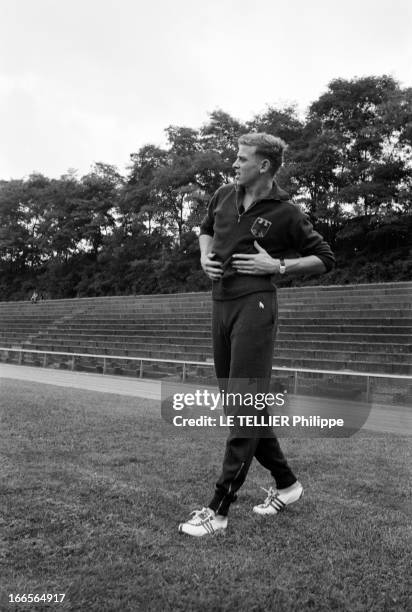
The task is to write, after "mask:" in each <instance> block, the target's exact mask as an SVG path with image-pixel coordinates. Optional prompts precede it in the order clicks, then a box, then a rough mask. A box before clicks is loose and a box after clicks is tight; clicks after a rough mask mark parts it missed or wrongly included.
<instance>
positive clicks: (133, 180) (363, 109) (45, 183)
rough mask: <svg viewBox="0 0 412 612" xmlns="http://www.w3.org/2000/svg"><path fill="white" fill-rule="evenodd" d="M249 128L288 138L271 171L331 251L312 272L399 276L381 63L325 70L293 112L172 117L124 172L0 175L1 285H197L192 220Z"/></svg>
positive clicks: (404, 241)
mask: <svg viewBox="0 0 412 612" xmlns="http://www.w3.org/2000/svg"><path fill="white" fill-rule="evenodd" d="M248 131H266V132H269V133H272V134H276V135H278V136H280V137H281V138H283V139H284V140H285V141H286V142H287V143H288V150H287V153H286V159H285V164H284V166H283V167H282V169H281V171H280V173H279V175H278V180H279V182H280V183H281V185H282V187H284V188H285V189H287V190H288V191H289V192H290V194H291V196H292V197H293V198H294V200H295V201H296V202H297V203H298V204H300V205H301V206H302V207H303V208H304V209H305V210H306V212H307V213H308V215H309V216H310V218H311V220H312V222H313V223H314V225H315V227H316V228H317V229H318V230H319V231H320V232H321V233H322V234H323V235H325V237H326V238H327V240H328V241H329V242H330V243H331V244H332V246H333V247H334V249H335V251H336V253H337V259H338V267H337V269H336V270H334V271H332V272H331V273H329V274H328V275H325V276H324V277H322V278H321V279H316V281H313V282H317V283H318V282H326V283H333V282H337V283H346V282H368V281H383V280H392V279H395V280H402V279H404V278H410V274H411V271H412V262H411V257H410V250H409V248H410V247H409V242H410V235H411V230H412V210H411V195H412V163H411V160H412V89H408V88H407V89H402V88H401V87H400V85H399V84H398V83H397V82H396V81H395V80H394V79H393V78H392V77H389V76H386V75H383V76H379V77H377V76H370V77H364V78H359V79H352V80H345V79H335V80H333V81H331V83H330V84H329V86H328V88H327V91H326V92H325V93H323V94H322V95H321V96H320V97H319V98H318V100H316V101H314V102H313V103H312V104H311V105H310V107H309V109H308V112H307V114H306V116H305V117H304V118H302V117H300V116H299V115H298V113H297V110H296V108H295V107H294V106H290V105H289V106H286V107H284V108H277V107H271V106H268V107H267V108H266V110H265V111H264V112H261V113H259V114H256V115H255V116H254V117H252V119H251V120H250V121H248V122H246V123H242V122H241V121H239V120H237V119H236V118H234V117H232V116H231V115H230V114H228V113H226V112H225V111H223V110H221V109H217V110H215V111H213V112H212V113H210V115H209V118H208V121H207V122H206V123H205V124H204V125H202V126H201V127H200V128H199V129H193V128H189V127H185V126H176V125H171V126H169V127H167V128H166V130H165V133H166V137H167V145H166V146H165V147H164V148H161V147H157V146H155V145H153V144H147V145H145V146H143V147H141V148H140V149H139V150H138V151H137V152H134V153H131V155H130V164H129V167H128V170H127V174H126V176H122V175H121V174H120V173H119V172H118V170H117V169H116V168H115V167H114V166H111V165H109V164H105V163H97V164H95V165H94V166H93V167H92V168H91V170H90V172H89V173H88V174H86V175H85V176H83V177H81V178H78V177H77V175H76V173H75V172H74V171H69V172H68V173H67V174H65V175H64V176H61V177H60V178H59V179H49V178H47V177H45V176H43V175H41V174H32V175H31V176H29V177H28V178H27V179H21V180H11V181H0V298H1V299H24V298H26V297H27V296H28V294H29V292H31V290H32V289H33V288H34V287H36V288H37V290H38V291H40V292H41V293H43V295H44V296H48V297H73V296H91V295H113V294H129V293H151V292H155V293H158V292H175V291H196V290H201V289H207V288H209V281H208V280H207V278H206V277H205V276H204V274H203V273H202V271H201V269H200V266H199V254H198V247H197V234H196V229H197V227H198V226H199V223H200V220H201V218H202V216H203V215H204V213H205V210H206V206H207V201H208V199H209V198H210V196H211V195H212V194H213V192H214V191H215V190H216V189H217V188H218V187H219V186H220V185H221V184H222V183H225V182H228V181H230V180H231V178H232V164H233V162H234V160H235V157H236V150H237V139H238V137H239V136H240V134H242V133H245V132H248ZM285 282H289V283H290V282H291V281H290V280H289V281H285ZM296 282H299V281H296ZM301 282H306V283H307V282H312V281H311V280H310V279H304V281H301Z"/></svg>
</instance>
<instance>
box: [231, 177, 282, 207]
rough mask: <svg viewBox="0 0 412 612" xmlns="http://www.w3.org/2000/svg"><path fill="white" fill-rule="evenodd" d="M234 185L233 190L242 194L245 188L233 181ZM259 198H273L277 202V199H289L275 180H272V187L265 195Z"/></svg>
mask: <svg viewBox="0 0 412 612" xmlns="http://www.w3.org/2000/svg"><path fill="white" fill-rule="evenodd" d="M234 186H235V190H236V191H237V193H238V194H239V195H241V196H243V195H244V193H245V188H244V187H243V186H242V185H238V184H237V183H234ZM261 199H262V200H269V199H273V200H275V201H276V202H279V201H284V200H289V194H288V193H287V191H285V190H284V189H282V188H281V187H279V185H278V184H277V182H276V181H273V185H272V189H271V190H270V192H269V193H268V195H267V196H265V197H264V198H261Z"/></svg>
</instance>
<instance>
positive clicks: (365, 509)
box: [0, 379, 411, 612]
mask: <svg viewBox="0 0 412 612" xmlns="http://www.w3.org/2000/svg"><path fill="white" fill-rule="evenodd" d="M0 391H1V399H0V402H1V407H0V415H1V434H0V436H1V437H0V451H1V453H0V461H1V493H2V496H1V499H2V503H1V515H0V574H1V591H0V609H1V610H46V609H54V610H79V611H82V612H90V611H99V612H105V611H107V612H112V611H113V612H114V611H117V610H119V611H122V612H123V611H128V610H133V611H146V610H150V611H151V610H153V611H163V610H165V611H166V610H171V611H179V610H187V611H194V612H196V611H198V610H201V611H203V610H204V611H206V610H207V611H214V610H216V611H229V610H230V611H236V612H237V611H242V610H247V611H264V610H265V611H267V610H269V611H271V610H275V611H279V612H288V611H289V610H290V611H292V610H296V611H302V610H314V611H316V612H318V611H328V612H329V611H330V610H348V611H349V610H350V611H351V612H355V611H358V610H359V611H364V610H367V611H374V610H377V611H378V610H379V611H381V610H396V611H402V610H407V609H408V608H409V604H410V602H409V604H408V580H409V570H410V566H409V559H410V544H411V538H410V535H411V533H410V528H409V527H408V525H409V524H410V519H411V512H410V510H411V504H410V502H411V499H410V493H409V482H410V475H411V474H410V465H411V457H410V454H411V444H410V442H411V439H410V438H408V437H406V436H405V437H402V436H395V435H390V434H371V433H368V432H360V433H358V434H356V435H354V436H353V437H351V438H349V439H323V440H320V439H302V438H300V439H283V440H282V441H281V442H282V447H283V448H284V450H285V452H286V454H287V456H288V458H289V460H290V463H291V465H292V467H293V469H294V471H295V472H297V474H298V475H299V478H300V480H301V481H302V483H303V485H304V487H305V497H304V498H303V500H301V501H300V502H299V503H297V504H296V505H294V506H291V507H290V508H288V509H287V510H286V512H284V513H282V514H280V515H279V516H277V517H275V518H266V519H262V518H261V517H257V516H255V515H253V513H252V512H251V508H252V506H253V505H254V503H256V501H257V500H262V499H263V497H264V493H263V491H262V490H261V489H260V487H261V486H267V485H268V484H269V481H268V478H267V475H266V473H265V471H264V470H263V468H261V467H260V466H259V465H257V464H253V466H252V469H251V471H250V473H249V476H248V479H247V481H246V483H245V485H244V487H243V488H242V490H241V494H240V496H239V501H238V503H237V504H235V505H234V506H233V508H232V511H231V514H230V521H229V527H228V530H227V533H226V534H225V535H218V536H214V537H210V538H207V537H205V538H198V539H191V538H189V537H188V536H184V535H180V534H179V533H178V531H177V525H178V523H179V522H180V521H181V520H184V519H185V518H186V517H187V516H188V513H189V512H190V511H191V510H193V509H195V508H199V506H200V505H203V504H204V503H205V502H206V501H207V500H208V498H209V496H210V493H211V491H212V488H213V485H214V481H215V479H216V476H217V474H218V471H219V468H220V463H221V459H222V452H223V449H222V440H221V439H218V438H216V439H213V438H211V437H210V436H206V437H205V439H201V438H200V437H199V436H198V435H196V436H194V437H192V438H191V437H189V435H188V436H186V437H183V436H181V435H180V436H176V437H173V436H172V435H171V430H170V427H169V426H168V425H167V424H166V423H164V422H163V421H162V419H161V418H160V410H159V407H158V405H157V403H156V402H154V401H151V400H143V399H138V400H137V399H135V398H131V397H130V398H129V397H125V396H118V395H112V394H106V393H93V392H89V391H82V390H70V389H69V390H68V389H63V388H60V387H54V386H48V385H41V384H34V383H29V382H20V381H18V382H16V381H11V380H5V379H4V380H2V381H0ZM11 593H13V594H16V593H20V594H22V593H26V594H27V593H32V594H36V593H38V594H42V593H65V599H64V601H63V602H62V603H59V604H56V603H53V604H50V605H48V604H44V603H43V604H42V603H38V604H24V603H20V604H9V603H8V602H9V594H11ZM409 594H410V593H409ZM409 609H410V608H409Z"/></svg>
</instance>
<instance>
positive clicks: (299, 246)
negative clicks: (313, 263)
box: [292, 209, 335, 272]
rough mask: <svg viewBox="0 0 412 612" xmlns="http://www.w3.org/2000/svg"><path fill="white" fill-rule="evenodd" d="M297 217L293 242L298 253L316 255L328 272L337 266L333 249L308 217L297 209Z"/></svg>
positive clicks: (293, 226) (293, 231)
mask: <svg viewBox="0 0 412 612" xmlns="http://www.w3.org/2000/svg"><path fill="white" fill-rule="evenodd" d="M296 212H297V214H296V217H295V220H294V223H293V225H292V240H293V243H294V246H295V248H296V250H297V251H298V253H300V254H301V255H302V256H306V255H316V257H319V259H320V260H321V261H323V263H324V264H325V267H326V272H329V270H332V268H333V267H334V265H335V257H334V255H333V253H332V249H331V248H330V246H329V244H328V243H327V242H326V240H324V239H323V237H322V236H321V235H320V234H319V233H318V232H317V231H315V230H314V229H313V225H312V224H311V222H310V221H309V219H308V218H307V216H306V215H305V214H304V213H303V212H302V211H301V210H299V209H296Z"/></svg>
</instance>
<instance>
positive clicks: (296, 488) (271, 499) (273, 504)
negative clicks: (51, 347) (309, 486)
mask: <svg viewBox="0 0 412 612" xmlns="http://www.w3.org/2000/svg"><path fill="white" fill-rule="evenodd" d="M263 490H264V491H266V493H267V494H268V495H267V497H266V499H265V501H264V502H263V504H259V505H258V506H255V507H254V508H253V512H256V514H261V515H272V514H277V513H278V512H281V511H282V510H284V509H285V508H286V506H289V504H293V503H294V502H296V501H298V499H300V498H301V497H302V495H303V487H302V485H301V484H300V482H295V483H294V484H293V485H291V486H290V487H288V488H287V489H278V490H276V489H273V488H272V487H270V489H269V490H266V489H263Z"/></svg>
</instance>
